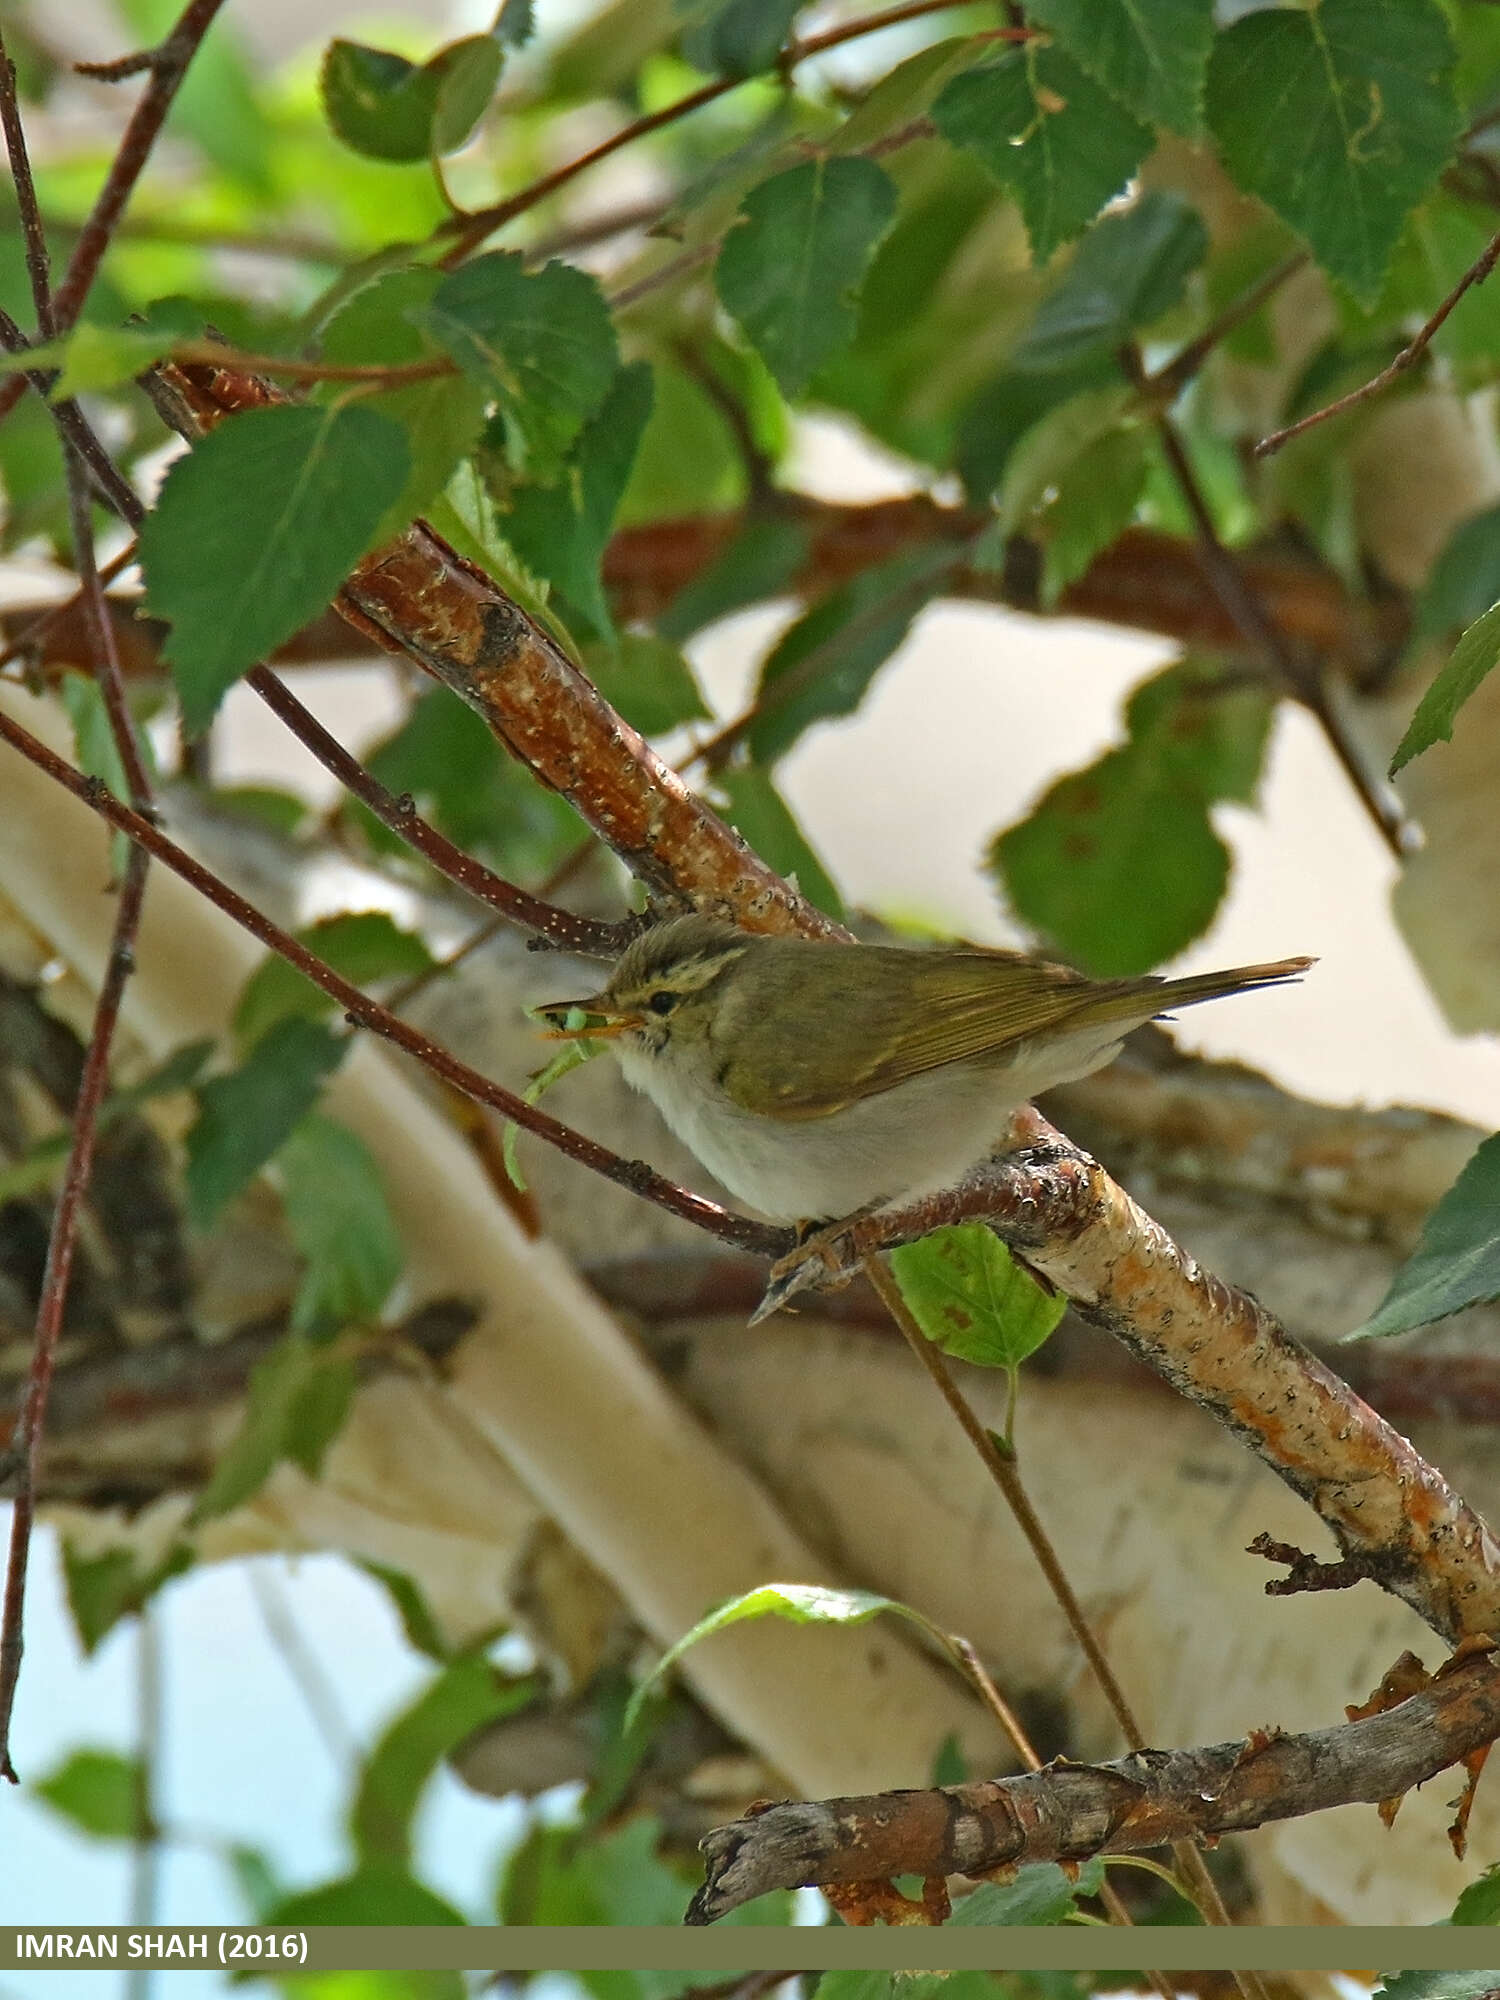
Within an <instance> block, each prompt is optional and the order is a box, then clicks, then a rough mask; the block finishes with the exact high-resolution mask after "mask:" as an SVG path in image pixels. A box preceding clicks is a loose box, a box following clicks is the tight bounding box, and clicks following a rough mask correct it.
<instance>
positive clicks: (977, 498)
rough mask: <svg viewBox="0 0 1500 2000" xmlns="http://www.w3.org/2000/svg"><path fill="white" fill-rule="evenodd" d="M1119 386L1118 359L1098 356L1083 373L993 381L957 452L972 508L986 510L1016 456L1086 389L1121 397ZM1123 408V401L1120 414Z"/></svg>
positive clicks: (1021, 373) (964, 419)
mask: <svg viewBox="0 0 1500 2000" xmlns="http://www.w3.org/2000/svg"><path fill="white" fill-rule="evenodd" d="M1119 387H1120V382H1119V370H1118V368H1117V366H1116V363H1115V358H1114V356H1113V355H1103V356H1098V357H1096V358H1095V359H1094V360H1092V361H1085V362H1084V363H1083V365H1082V366H1081V367H1078V368H1071V369H1049V370H1047V371H1045V372H1044V373H1042V374H1034V373H1032V372H1031V371H1030V370H1029V369H1019V368H1007V369H1006V370H1005V372H1004V373H1003V374H1001V375H997V376H996V377H995V378H994V379H993V380H992V381H990V382H987V383H986V384H985V385H984V387H983V388H982V389H980V390H979V391H978V393H977V394H976V395H975V396H974V398H973V400H972V401H971V402H970V403H969V404H968V405H967V406H966V408H965V409H964V412H963V415H962V416H961V417H960V419H959V425H958V441H957V446H956V448H955V452H954V464H955V466H956V468H957V470H958V474H959V477H960V478H961V479H962V480H963V482H964V491H965V493H966V495H967V497H968V499H969V501H970V503H971V504H972V505H974V506H982V505H983V504H984V502H985V501H986V500H988V499H989V497H990V496H991V494H992V493H993V492H994V491H995V489H996V487H997V486H999V484H1000V482H1001V480H1002V478H1003V477H1004V475H1005V471H1006V468H1007V467H1008V465H1009V464H1010V460H1011V454H1012V453H1013V452H1014V451H1015V450H1016V449H1017V447H1018V446H1019V444H1020V442H1021V440H1022V439H1023V438H1025V437H1027V436H1028V435H1029V434H1030V432H1031V431H1032V430H1033V429H1034V428H1035V426H1036V425H1038V424H1039V423H1040V422H1041V420H1042V418H1043V417H1045V416H1047V415H1048V414H1049V412H1051V411H1052V410H1055V409H1057V408H1059V407H1060V406H1061V405H1062V404H1064V403H1068V402H1071V401H1072V400H1073V398H1074V397H1076V396H1079V395H1081V394H1082V393H1083V392H1084V391H1085V390H1088V389H1111V388H1112V389H1114V390H1115V392H1116V395H1117V396H1118V392H1119ZM1123 407H1124V404H1123V401H1120V402H1119V403H1118V404H1117V412H1118V410H1119V409H1123ZM1080 449H1082V446H1080ZM1045 483H1046V482H1044V483H1043V486H1042V487H1040V488H1038V489H1037V491H1036V493H1035V494H1034V495H1033V497H1032V498H1031V499H1030V500H1028V502H1027V507H1028V509H1029V508H1030V507H1032V506H1034V505H1035V504H1036V500H1037V499H1039V498H1040V497H1041V493H1042V491H1044V490H1045Z"/></svg>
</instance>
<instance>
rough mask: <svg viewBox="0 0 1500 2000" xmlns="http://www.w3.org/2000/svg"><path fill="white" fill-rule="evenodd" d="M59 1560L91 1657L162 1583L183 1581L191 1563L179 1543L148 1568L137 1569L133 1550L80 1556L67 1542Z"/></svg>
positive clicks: (76, 1623) (78, 1627)
mask: <svg viewBox="0 0 1500 2000" xmlns="http://www.w3.org/2000/svg"><path fill="white" fill-rule="evenodd" d="M62 1557H63V1578H64V1581H65V1583H66V1585H67V1592H68V1609H69V1610H70V1611H71V1612H72V1614H73V1625H74V1629H75V1630H76V1631H77V1633H78V1639H79V1643H80V1644H81V1645H82V1647H83V1650H84V1652H85V1653H92V1652H93V1651H94V1650H95V1648H96V1647H97V1646H98V1644H99V1642H100V1640H101V1639H103V1638H104V1637H105V1635H106V1634H107V1633H109V1632H111V1631H113V1630H114V1628H115V1626H116V1625H117V1624H118V1623H119V1621H120V1620H121V1619H122V1618H125V1617H128V1616H129V1615H130V1613H132V1612H135V1611H139V1610H140V1609H141V1607H142V1606H143V1605H144V1604H145V1603H146V1602H147V1601H148V1600H149V1599H150V1598H152V1597H154V1596H155V1595H156V1593H157V1591H158V1590H160V1589H161V1587H162V1585H163V1584H164V1583H167V1582H169V1581H170V1579H171V1578H172V1577H174V1576H181V1574H182V1572H183V1571H184V1570H185V1569H190V1568H191V1567H192V1562H193V1556H192V1551H191V1550H190V1549H188V1548H186V1547H185V1546H184V1545H183V1544H182V1543H181V1542H177V1543H174V1544H173V1546H172V1548H171V1549H170V1550H169V1551H168V1552H167V1554H166V1555H165V1556H163V1558H162V1560H161V1561H160V1562H159V1563H157V1564H155V1565H154V1566H153V1567H152V1568H150V1569H141V1568H139V1567H138V1566H137V1562H136V1552H135V1551H134V1550H133V1549H130V1548H118V1549H106V1550H105V1551H104V1552H103V1554H102V1555H96V1556H95V1555H84V1554H83V1553H82V1552H81V1551H80V1550H79V1549H77V1548H75V1547H74V1545H73V1543H72V1542H70V1541H67V1540H66V1539H65V1540H64V1542H63V1545H62Z"/></svg>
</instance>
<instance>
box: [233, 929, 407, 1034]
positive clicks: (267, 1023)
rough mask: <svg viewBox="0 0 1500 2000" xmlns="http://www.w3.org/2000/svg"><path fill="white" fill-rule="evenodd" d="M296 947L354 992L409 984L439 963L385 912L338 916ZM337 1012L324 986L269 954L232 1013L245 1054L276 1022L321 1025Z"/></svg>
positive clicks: (300, 937) (303, 933)
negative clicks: (387, 982)
mask: <svg viewBox="0 0 1500 2000" xmlns="http://www.w3.org/2000/svg"><path fill="white" fill-rule="evenodd" d="M297 942H298V943H299V944H305V945H306V946H307V947H308V949H309V950H310V951H313V952H316V953H317V955H318V957H319V958H321V959H322V960H324V962H325V963H326V964H328V965H331V966H332V967H333V969H334V971H335V972H341V973H342V974H343V975H344V977H345V978H346V979H351V980H353V982H354V984H355V985H356V986H372V985H374V984H375V983H376V981H378V980H381V979H395V978H400V979H410V978H413V977H414V976H415V975H416V974H417V973H419V972H427V971H428V970H430V968H431V967H432V966H433V964H434V963H435V960H434V959H433V956H432V953H431V952H430V951H429V950H428V949H427V946H426V945H425V944H424V943H423V942H422V940H421V938H419V937H418V936H417V935H416V933H415V932H414V931H403V930H401V929H400V928H399V927H398V926H397V924H396V922H395V919H394V918H393V917H391V916H389V915H387V913H386V912H385V911H384V910H342V911H340V912H339V914H338V915H337V916H332V917H322V918H320V919H319V921H318V922H317V923H315V924H309V925H308V926H307V928H306V929H305V930H300V931H298V932H297ZM337 1007H338V1002H337V1001H336V1000H334V999H333V997H332V996H331V995H330V994H327V993H325V992H324V991H323V989H322V987H321V986H314V985H313V983H312V981H311V980H310V979H308V978H307V977H306V976H305V975H304V974H303V973H300V972H299V971H298V970H297V968H296V966H294V965H291V964H289V963H288V961H287V960H286V959H284V958H280V957H278V956H277V955H276V953H275V952H270V953H268V954H267V955H266V957H265V958H264V959H262V961H261V963H260V964H259V965H258V966H257V967H256V968H255V970H254V972H252V973H251V975H250V977H249V978H248V979H247V980H246V981H245V984H244V987H243V989H242V991H241V993H240V997H239V1001H238V1004H237V1005H236V1007H235V1010H234V1032H235V1038H236V1040H237V1041H238V1042H239V1044H240V1046H241V1048H251V1047H253V1046H254V1044H255V1043H256V1042H258V1041H259V1040H260V1038H261V1036H262V1035H263V1034H265V1032H266V1030H267V1029H268V1028H273V1027H275V1025H276V1023H277V1022H278V1021H285V1020H288V1019H290V1018H291V1017H292V1016H293V1015H299V1016H300V1017H301V1018H302V1019H303V1020H306V1021H322V1020H326V1019H327V1018H328V1017H329V1016H330V1015H332V1014H333V1013H334V1012H335V1011H336V1009H337Z"/></svg>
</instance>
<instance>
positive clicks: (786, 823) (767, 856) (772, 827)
mask: <svg viewBox="0 0 1500 2000" xmlns="http://www.w3.org/2000/svg"><path fill="white" fill-rule="evenodd" d="M714 806H715V809H716V810H717V811H719V812H720V813H722V814H723V816H724V818H725V819H727V820H728V822H729V824H730V825H731V826H732V827H733V828H734V829H735V831H736V833H738V834H740V835H742V836H743V838H744V839H745V840H747V841H748V842H749V843H750V845H751V846H752V847H753V848H754V849H755V851H756V853H757V854H758V855H759V856H760V858H761V860H762V861H765V862H767V863H769V865H770V866H771V867H772V868H774V869H775V870H776V872H777V874H778V875H785V876H787V877H788V878H789V879H791V880H793V881H795V882H796V884H797V887H798V888H799V889H800V890H801V891H802V893H803V895H804V896H806V898H807V900H808V901H809V902H810V903H814V904H816V906H817V907H818V908H819V909H820V910H822V911H823V912H824V914H825V915H827V916H830V917H834V918H836V919H839V920H842V918H843V915H844V905H843V901H842V899H841V897H840V896H839V892H838V890H837V889H836V888H835V887H834V885H833V880H832V878H831V877H830V876H829V874H828V873H827V871H826V870H825V868H824V867H823V864H822V862H821V861H819V859H818V857H817V855H816V854H815V853H814V852H813V849H812V847H811V846H810V845H809V843H808V839H807V835H806V834H805V833H804V832H803V831H802V829H801V827H800V826H799V825H798V824H797V821H796V819H795V817H794V816H793V814H792V810H791V807H790V806H788V804H787V803H786V800H785V799H783V798H782V796H781V794H780V792H778V791H777V789H776V787H775V785H774V783H773V782H772V779H771V774H770V773H769V772H768V771H765V770H762V768H761V767H760V765H759V764H737V765H735V766H733V767H732V768H731V769H729V770H727V771H720V772H717V773H716V774H715V777H714Z"/></svg>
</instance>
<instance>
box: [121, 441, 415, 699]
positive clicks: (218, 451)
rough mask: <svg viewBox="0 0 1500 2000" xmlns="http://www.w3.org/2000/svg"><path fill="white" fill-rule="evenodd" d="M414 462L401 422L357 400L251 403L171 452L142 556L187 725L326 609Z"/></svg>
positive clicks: (142, 541)
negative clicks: (164, 623)
mask: <svg viewBox="0 0 1500 2000" xmlns="http://www.w3.org/2000/svg"><path fill="white" fill-rule="evenodd" d="M410 467H411V454H410V451H409V450H408V448H407V443H406V437H405V434H404V433H403V431H402V429H401V427H400V425H399V424H396V423H393V422H392V421H391V419H390V418H389V417H383V416H380V415H378V414H377V413H376V412H375V411H374V410H366V409H361V408H360V407H359V406H358V405H357V404H346V405H344V406H343V407H342V408H335V409H320V408H318V407H317V406H316V405H313V404H284V405H280V406H278V407H276V408H272V409H260V410H248V411H245V412H244V413H243V414H242V415H239V416H236V417H231V418H230V419H229V420H228V421H227V422H225V423H222V424H220V425H219V427H218V428H217V429H216V430H212V431H210V432H209V434H208V435H207V437H204V438H201V439H200V440H199V441H198V443H197V444H195V445H194V447H193V449H192V450H191V451H190V452H188V453H187V454H186V455H185V456H184V457H182V458H179V459H178V460H177V461H176V463H175V464H174V465H173V466H172V468H171V470H170V471H169V472H168V473H167V476H166V480H165V482H164V483H163V485H162V489H161V495H160V497H159V499H158V500H157V503H156V506H155V507H154V508H153V509H152V511H151V512H150V513H149V514H148V515H147V516H146V520H145V524H144V526H143V527H142V529H141V535H140V560H141V568H142V571H143V573H144V575H145V579H146V599H147V604H148V606H149V608H150V610H151V611H152V613H153V614H154V615H155V616H157V617H159V618H165V619H167V620H169V621H170V623H171V626H172V630H171V633H170V634H169V636H168V639H167V644H166V652H167V656H168V659H169V662H170V664H171V667H172V673H173V678H174V679H175V681H176V684H177V694H178V698H179V700H180V701H181V703H182V713H183V720H184V722H185V724H186V726H187V728H188V729H189V731H190V732H192V733H194V734H197V733H198V732H200V731H202V730H203V729H205V728H207V726H208V724H209V723H210V722H211V721H212V720H213V717H214V713H215V711H216V710H217V708H218V706H219V702H220V699H221V697H222V696H223V694H224V692H225V690H226V689H227V688H228V687H229V686H230V685H231V684H232V683H233V682H234V681H235V680H237V679H238V678H239V676H240V675H241V674H242V673H244V671H245V670H246V668H247V667H250V666H253V665H254V664H255V662H256V661H257V660H259V659H261V658H262V657H263V656H264V655H265V654H267V653H269V652H272V651H274V649H275V648H276V647H277V646H279V645H280V644H281V642H282V640H283V639H289V638H290V637H291V635H292V634H293V633H294V632H295V631H297V630H298V628H299V627H301V626H303V625H306V624H307V623H308V622H309V621H310V620H311V619H313V618H315V617H316V616H317V615H318V613H319V612H321V611H322V610H324V608H325V607H326V606H327V604H328V603H329V601H330V599H331V598H332V597H333V596H334V594H335V593H336V591H337V590H338V588H339V585H340V584H341V583H342V582H343V580H344V578H345V577H346V576H347V575H348V573H349V571H350V570H351V569H352V568H353V567H354V565H355V563H356V562H358V560H359V558H360V557H361V556H362V555H363V554H364V552H365V550H366V549H367V548H369V547H370V546H371V543H372V541H373V539H374V536H375V533H376V531H377V529H378V527H379V525H380V522H381V520H382V518H383V516H384V515H385V512H386V509H387V508H389V507H391V506H393V505H394V504H395V500H396V497H397V495H398V494H399V493H400V492H401V490H402V488H403V486H404V485H405V483H406V479H407V474H408V472H409V471H410Z"/></svg>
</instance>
